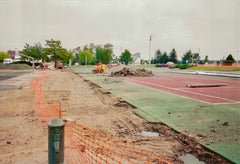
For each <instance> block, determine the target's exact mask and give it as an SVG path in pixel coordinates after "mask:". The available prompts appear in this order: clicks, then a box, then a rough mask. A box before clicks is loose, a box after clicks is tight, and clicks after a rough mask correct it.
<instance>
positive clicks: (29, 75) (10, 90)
mask: <svg viewBox="0 0 240 164" xmlns="http://www.w3.org/2000/svg"><path fill="white" fill-rule="evenodd" d="M237 76H238V75H237ZM0 77H1V78H0V91H1V92H0V108H1V109H0V110H1V112H0V132H1V136H0V163H16V164H20V163H48V162H49V145H48V144H49V143H48V125H49V123H50V122H51V121H52V120H53V119H54V118H60V119H62V120H64V122H65V123H64V125H65V127H64V147H63V149H64V155H63V156H64V157H63V158H64V163H68V164H70V163H159V164H168V163H169V164H170V163H177V164H178V163H179V164H181V163H186V164H190V163H196V164H198V163H199V164H202V163H209V164H212V163H223V164H230V163H240V138H239V136H240V129H239V127H240V119H239V118H240V111H239V109H240V104H239V102H240V81H239V78H238V77H226V76H206V75H203V74H190V73H189V72H187V73H186V72H183V71H178V70H177V71H176V70H174V71H173V70H170V69H168V68H147V69H145V68H139V67H138V66H135V65H129V66H124V65H118V66H117V67H113V68H106V67H95V68H87V67H86V68H85V67H77V68H72V69H66V70H65V69H53V70H50V69H45V70H40V69H39V70H34V72H33V71H32V70H30V69H26V70H9V69H1V70H0ZM55 149H56V147H55Z"/></svg>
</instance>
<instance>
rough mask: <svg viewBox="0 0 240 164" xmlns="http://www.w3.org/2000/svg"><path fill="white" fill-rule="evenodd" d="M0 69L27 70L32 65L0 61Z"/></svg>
mask: <svg viewBox="0 0 240 164" xmlns="http://www.w3.org/2000/svg"><path fill="white" fill-rule="evenodd" d="M0 69H13V70H27V69H32V67H31V66H29V65H27V64H9V65H6V64H3V63H0Z"/></svg>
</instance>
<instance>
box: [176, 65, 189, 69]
mask: <svg viewBox="0 0 240 164" xmlns="http://www.w3.org/2000/svg"><path fill="white" fill-rule="evenodd" d="M176 68H179V69H187V68H188V64H176Z"/></svg>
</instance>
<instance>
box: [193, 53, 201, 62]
mask: <svg viewBox="0 0 240 164" xmlns="http://www.w3.org/2000/svg"><path fill="white" fill-rule="evenodd" d="M193 60H196V61H199V60H200V56H199V53H193Z"/></svg>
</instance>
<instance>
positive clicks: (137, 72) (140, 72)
mask: <svg viewBox="0 0 240 164" xmlns="http://www.w3.org/2000/svg"><path fill="white" fill-rule="evenodd" d="M111 76H112V77H114V76H140V77H149V76H153V73H152V71H147V70H145V69H131V68H128V67H124V68H123V69H121V70H118V71H112V72H111Z"/></svg>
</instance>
